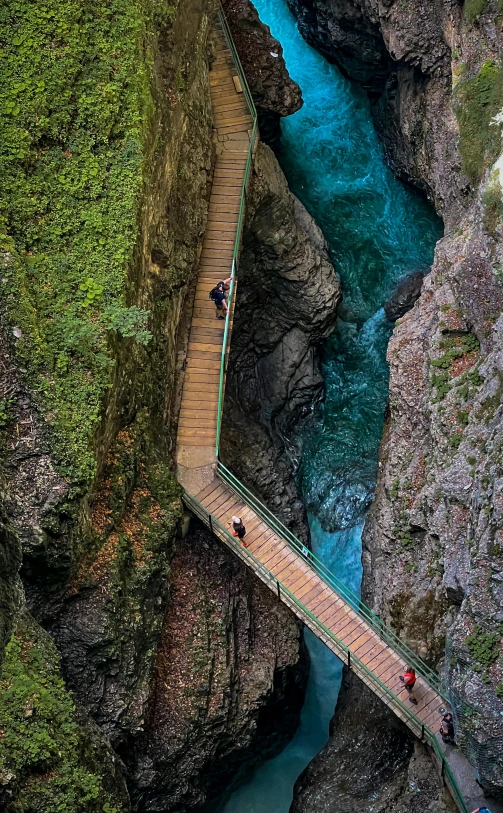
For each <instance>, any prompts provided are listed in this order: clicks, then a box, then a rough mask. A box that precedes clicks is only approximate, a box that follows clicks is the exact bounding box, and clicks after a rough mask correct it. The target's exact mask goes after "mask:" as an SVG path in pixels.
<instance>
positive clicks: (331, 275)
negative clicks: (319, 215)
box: [223, 144, 341, 537]
mask: <svg viewBox="0 0 503 813" xmlns="http://www.w3.org/2000/svg"><path fill="white" fill-rule="evenodd" d="M340 298H341V292H340V284H339V280H338V278H337V277H336V275H335V272H334V269H333V266H332V263H331V261H330V259H329V255H328V249H327V246H326V243H325V240H324V238H323V235H322V233H321V231H320V229H319V228H318V227H317V226H316V224H315V222H314V221H313V219H312V217H311V216H310V215H309V214H308V212H307V211H306V210H305V208H304V207H303V206H302V204H301V203H300V201H299V200H297V199H296V198H295V197H294V195H292V193H291V192H290V191H289V189H288V186H287V183H286V179H285V177H284V175H283V173H282V171H281V169H280V167H279V164H278V162H277V160H276V158H275V156H274V154H273V153H272V151H271V150H270V149H269V148H268V147H267V146H265V145H263V144H259V147H258V150H257V154H256V158H255V166H254V173H253V178H252V182H251V185H250V190H249V194H248V208H247V214H246V223H245V230H244V236H243V247H242V252H241V258H240V265H239V287H238V298H237V306H236V319H235V326H234V331H233V337H232V348H231V357H230V365H229V376H228V384H227V395H226V404H225V410H226V418H228V419H226V426H225V429H224V436H223V450H224V459H225V460H228V461H229V462H230V463H231V465H232V468H233V470H234V471H235V473H236V474H237V475H238V476H242V477H243V479H244V480H245V481H248V482H252V483H253V484H254V485H255V487H256V488H257V490H258V491H259V493H260V494H262V495H263V496H264V497H266V498H268V499H271V500H272V502H273V505H274V507H275V510H278V513H279V515H280V516H282V518H283V519H284V520H285V521H287V522H288V524H291V522H292V521H293V522H294V523H295V528H296V530H297V531H298V533H299V534H300V535H301V536H303V537H305V530H303V529H302V518H303V508H302V506H301V504H300V503H299V501H298V497H297V496H296V491H295V486H294V483H293V480H292V475H291V465H292V464H291V462H289V461H288V460H287V459H286V458H285V454H284V453H285V450H287V451H288V453H289V455H290V459H292V458H293V459H295V456H296V454H297V450H295V449H294V447H293V442H292V438H293V436H294V434H295V430H296V429H297V428H298V425H299V421H300V420H301V419H302V417H303V416H305V415H307V414H308V413H309V412H310V410H311V409H312V406H313V404H314V403H316V402H317V401H318V400H320V398H322V397H323V391H324V390H323V379H322V376H321V371H320V367H319V362H318V355H317V348H318V346H319V345H320V343H321V342H322V340H323V339H325V338H327V336H329V335H330V333H331V332H332V331H333V329H334V327H335V320H336V308H337V304H338V303H339V301H340ZM243 414H244V415H246V420H248V421H249V420H250V419H251V421H252V428H251V430H250V432H249V433H247V435H244V434H243V432H242V428H243V425H244V421H243V417H242V415H243Z"/></svg>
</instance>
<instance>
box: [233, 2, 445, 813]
mask: <svg viewBox="0 0 503 813" xmlns="http://www.w3.org/2000/svg"><path fill="white" fill-rule="evenodd" d="M254 3H255V6H256V7H257V10H258V12H259V15H260V17H261V19H262V20H263V22H265V23H267V25H269V26H270V28H271V32H272V34H273V35H274V36H275V37H276V38H277V39H278V40H279V41H280V42H281V44H282V46H283V49H284V56H285V60H286V64H287V67H288V70H289V72H290V75H291V76H292V78H293V79H295V80H296V81H297V82H298V83H299V85H300V86H301V88H302V95H303V98H304V106H303V108H302V109H301V110H300V111H299V112H298V113H295V114H294V115H293V116H290V117H288V118H287V119H284V120H283V122H282V154H281V156H280V163H281V165H282V168H283V170H284V172H285V174H286V176H287V178H288V182H289V184H290V188H291V189H292V191H293V192H294V193H295V194H296V195H297V196H298V197H299V198H300V200H301V201H302V202H303V204H304V205H305V206H306V208H307V209H308V210H309V212H310V213H311V214H312V215H313V217H314V218H315V219H316V221H317V223H318V224H319V225H320V226H321V228H322V230H323V232H324V234H325V237H326V239H327V241H328V244H329V247H330V251H331V255H332V259H333V261H334V264H335V267H336V270H337V272H338V274H339V275H340V278H341V281H342V288H343V295H344V304H343V307H342V308H341V317H342V318H339V320H338V325H337V329H336V331H335V333H334V334H333V336H332V337H331V338H330V339H329V340H328V341H327V342H326V343H325V346H324V348H323V374H324V378H325V384H326V399H325V401H324V403H323V404H322V405H320V406H319V407H318V408H317V409H316V410H315V412H314V414H313V418H312V420H310V421H309V422H308V424H307V425H306V428H305V429H304V431H303V436H302V457H301V461H300V469H299V485H300V488H301V491H302V496H303V499H304V501H305V504H306V507H307V510H308V516H309V523H310V529H311V537H312V544H313V550H314V551H315V553H316V554H317V555H318V556H319V557H320V558H321V559H323V561H324V562H325V563H326V564H327V565H328V567H329V568H331V569H332V570H333V571H334V572H335V574H336V575H337V576H338V577H339V578H341V579H342V580H343V581H344V582H345V583H346V584H347V585H348V586H349V587H350V588H352V589H353V590H354V591H355V592H358V591H359V589H360V582H361V534H362V528H363V522H364V517H365V512H366V510H367V508H368V506H369V504H370V502H371V499H372V494H373V490H374V487H375V479H376V469H377V456H378V448H379V441H380V438H381V433H382V426H383V418H384V410H385V406H386V399H387V393H388V366H387V363H386V347H387V344H388V340H389V337H390V335H391V330H392V326H391V325H390V324H389V323H388V322H387V320H386V318H385V316H384V312H383V309H382V306H383V304H384V302H385V301H386V299H387V298H388V296H389V295H390V294H391V293H392V292H393V290H394V289H395V287H396V285H397V282H398V281H399V280H401V279H402V278H403V277H405V276H406V275H407V274H408V273H410V272H412V271H416V270H421V269H426V268H427V267H428V266H429V265H431V262H432V260H433V252H434V247H435V243H436V241H437V240H438V238H439V237H440V236H441V233H442V227H441V223H440V221H439V219H438V218H437V217H436V215H435V213H434V211H433V210H432V208H431V207H430V206H429V205H428V204H427V203H426V201H424V200H422V199H421V198H419V197H418V196H417V195H415V194H414V193H413V192H412V191H411V190H410V189H408V188H406V187H405V186H404V185H403V184H401V183H399V182H398V181H397V180H396V179H395V178H394V177H393V175H392V173H391V172H390V170H389V169H388V168H387V167H386V165H385V164H384V161H383V154H382V148H381V145H380V143H379V141H378V139H377V135H376V133H375V130H374V127H373V123H372V118H371V115H370V107H369V102H368V99H367V96H366V94H365V93H364V91H363V90H361V89H360V88H358V87H356V86H354V85H353V84H352V83H350V82H349V81H348V80H346V79H344V78H343V77H342V76H341V74H340V72H339V71H338V69H337V68H336V67H335V66H333V65H329V64H328V63H327V62H326V61H325V59H324V58H323V57H322V56H320V55H319V54H318V53H317V52H316V51H314V50H313V49H312V48H311V47H310V46H309V45H307V43H306V42H305V41H304V40H303V39H302V37H301V36H300V34H299V32H298V30H297V27H296V24H295V20H294V18H293V16H292V15H291V14H290V12H289V11H288V8H287V5H286V2H285V0H254ZM306 640H307V644H308V647H309V651H310V655H311V674H310V679H309V686H308V692H307V697H306V702H305V705H304V708H303V711H302V718H301V725H300V727H299V729H298V731H297V734H296V736H295V737H294V739H293V740H292V742H291V743H290V744H289V745H288V746H287V747H286V748H285V750H284V751H283V752H282V753H281V754H280V755H279V756H278V757H276V758H275V759H272V760H269V761H268V762H266V763H265V764H264V765H262V766H260V767H259V768H257V769H256V770H255V771H253V773H252V774H251V775H250V776H249V777H248V780H247V781H246V782H245V784H243V785H242V786H241V787H240V788H238V790H236V791H235V792H234V793H233V794H232V796H231V797H230V799H229V800H228V801H227V803H226V804H225V806H224V808H223V813H287V811H288V810H289V807H290V804H291V800H292V795H293V785H294V782H295V780H296V779H297V777H298V776H299V774H300V773H301V772H302V770H303V769H304V768H305V767H306V765H307V764H308V763H309V762H310V761H311V759H312V758H313V757H314V756H315V755H316V754H317V753H318V752H319V751H320V750H321V748H322V747H323V745H324V744H325V742H326V741H327V738H328V726H329V721H330V718H331V717H332V715H333V712H334V707H335V703H336V700H337V695H338V692H339V688H340V681H341V673H342V667H341V664H340V662H339V661H338V660H337V658H335V656H333V655H332V654H331V653H330V652H329V651H328V650H327V649H326V648H325V647H324V646H323V644H321V643H320V642H319V641H317V640H316V639H315V637H314V636H313V635H311V634H310V633H309V632H307V633H306Z"/></svg>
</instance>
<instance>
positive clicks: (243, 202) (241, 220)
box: [215, 8, 258, 458]
mask: <svg viewBox="0 0 503 813" xmlns="http://www.w3.org/2000/svg"><path fill="white" fill-rule="evenodd" d="M218 20H219V23H220V25H221V26H222V30H223V33H224V36H225V39H226V42H227V45H228V46H229V50H230V52H231V54H232V58H233V61H234V65H235V67H236V70H237V72H238V76H239V81H240V82H241V87H242V89H243V93H244V96H245V98H246V103H247V105H248V109H249V111H250V115H251V117H252V120H253V127H252V131H251V135H250V145H249V147H248V155H247V158H246V165H245V174H244V178H243V183H242V186H241V198H240V201H239V213H238V223H237V228H236V238H235V240H234V249H233V253H232V270H231V277H232V279H231V285H230V289H229V296H228V311H227V316H226V318H225V328H224V338H223V342H222V357H221V360H220V385H219V389H218V410H217V434H216V442H215V447H216V449H215V451H216V456H217V458H218V451H219V447H220V431H221V428H222V412H223V404H224V388H225V371H226V364H227V347H228V344H229V335H230V330H229V321H230V318H231V313H232V310H233V305H234V291H235V287H236V286H235V281H236V275H237V270H238V260H239V250H240V246H241V235H242V232H243V223H244V215H245V205H246V189H247V186H248V180H249V177H250V172H251V168H252V164H253V153H254V150H255V142H256V138H257V130H258V125H257V111H256V110H255V105H254V103H253V98H252V95H251V92H250V88H249V87H248V82H247V81H246V76H245V74H244V71H243V68H242V66H241V62H240V59H239V56H238V52H237V51H236V46H235V45H234V41H233V39H232V35H231V32H230V30H229V26H228V25H227V20H226V19H225V14H224V12H223V10H222V8H219V10H218Z"/></svg>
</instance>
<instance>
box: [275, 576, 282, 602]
mask: <svg viewBox="0 0 503 813" xmlns="http://www.w3.org/2000/svg"><path fill="white" fill-rule="evenodd" d="M276 587H277V588H278V601H281V588H280V586H279V581H278V579H276Z"/></svg>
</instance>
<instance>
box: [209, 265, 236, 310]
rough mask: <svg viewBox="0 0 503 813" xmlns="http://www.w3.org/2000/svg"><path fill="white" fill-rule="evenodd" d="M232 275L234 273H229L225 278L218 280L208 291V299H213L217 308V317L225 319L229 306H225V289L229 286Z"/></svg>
mask: <svg viewBox="0 0 503 813" xmlns="http://www.w3.org/2000/svg"><path fill="white" fill-rule="evenodd" d="M233 276H234V275H231V276H230V277H227V279H222V280H220V282H217V284H216V285H215V287H214V288H212V289H211V291H210V299H212V300H213V302H214V303H215V307H216V309H217V319H225V317H226V316H227V314H228V312H229V308H228V307H227V291H228V290H229V288H230V284H231V281H232V279H233ZM222 311H223V313H222Z"/></svg>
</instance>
